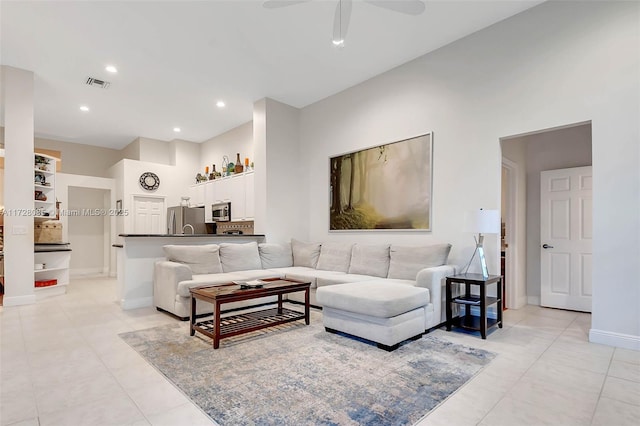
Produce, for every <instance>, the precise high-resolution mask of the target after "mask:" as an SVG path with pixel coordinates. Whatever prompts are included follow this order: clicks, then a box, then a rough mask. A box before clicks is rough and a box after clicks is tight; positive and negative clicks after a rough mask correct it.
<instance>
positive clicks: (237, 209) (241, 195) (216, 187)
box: [190, 171, 255, 223]
mask: <svg viewBox="0 0 640 426" xmlns="http://www.w3.org/2000/svg"><path fill="white" fill-rule="evenodd" d="M254 182H255V174H254V172H253V171H251V172H246V173H238V174H235V175H231V176H225V177H223V178H219V179H214V180H210V181H208V182H205V183H202V184H198V185H192V187H198V186H200V187H202V191H203V195H202V197H203V198H202V203H200V204H197V205H199V206H205V222H207V223H212V222H213V219H212V217H211V205H212V204H219V203H231V220H232V221H243V220H244V221H246V220H253V218H254V216H255V199H254V198H255V191H254V187H255V183H254ZM191 194H193V195H191ZM190 196H192V197H196V195H195V193H192V192H190ZM194 199H196V198H192V202H191V204H192V205H194V201H193V200H194Z"/></svg>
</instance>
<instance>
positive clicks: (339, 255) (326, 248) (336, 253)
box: [316, 243, 353, 272]
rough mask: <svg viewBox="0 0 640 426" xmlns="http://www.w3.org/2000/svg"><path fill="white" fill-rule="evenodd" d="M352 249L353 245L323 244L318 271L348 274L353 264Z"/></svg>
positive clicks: (317, 266)
mask: <svg viewBox="0 0 640 426" xmlns="http://www.w3.org/2000/svg"><path fill="white" fill-rule="evenodd" d="M352 247H353V244H350V243H349V244H347V243H323V244H322V246H321V247H320V257H318V264H317V265H316V269H322V270H324V271H337V272H347V271H348V270H349V263H351V249H352Z"/></svg>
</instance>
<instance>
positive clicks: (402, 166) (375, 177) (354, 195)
mask: <svg viewBox="0 0 640 426" xmlns="http://www.w3.org/2000/svg"><path fill="white" fill-rule="evenodd" d="M329 167H330V170H329V180H330V182H329V198H330V200H329V230H330V231H355V230H359V231H362V230H402V231H431V210H432V205H431V201H432V177H433V133H427V134H424V135H420V136H416V137H414V138H411V139H405V140H401V141H397V142H391V143H388V144H385V145H379V146H375V147H372V148H367V149H363V150H360V151H354V152H349V153H347V154H342V155H338V156H336V157H331V158H330V160H329Z"/></svg>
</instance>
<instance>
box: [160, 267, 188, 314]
mask: <svg viewBox="0 0 640 426" xmlns="http://www.w3.org/2000/svg"><path fill="white" fill-rule="evenodd" d="M192 278H193V274H192V273H191V269H190V268H189V267H188V266H187V265H184V264H182V263H178V262H171V261H168V260H159V261H157V262H156V263H155V267H154V274H153V301H154V303H155V306H156V307H158V308H162V309H165V310H167V311H169V312H173V311H174V309H175V303H176V295H177V294H178V283H179V282H180V281H186V280H190V279H192Z"/></svg>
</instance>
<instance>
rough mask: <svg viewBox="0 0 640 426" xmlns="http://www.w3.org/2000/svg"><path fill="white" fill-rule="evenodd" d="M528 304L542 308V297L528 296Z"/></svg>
mask: <svg viewBox="0 0 640 426" xmlns="http://www.w3.org/2000/svg"><path fill="white" fill-rule="evenodd" d="M527 304H528V305H536V306H540V296H527Z"/></svg>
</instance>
